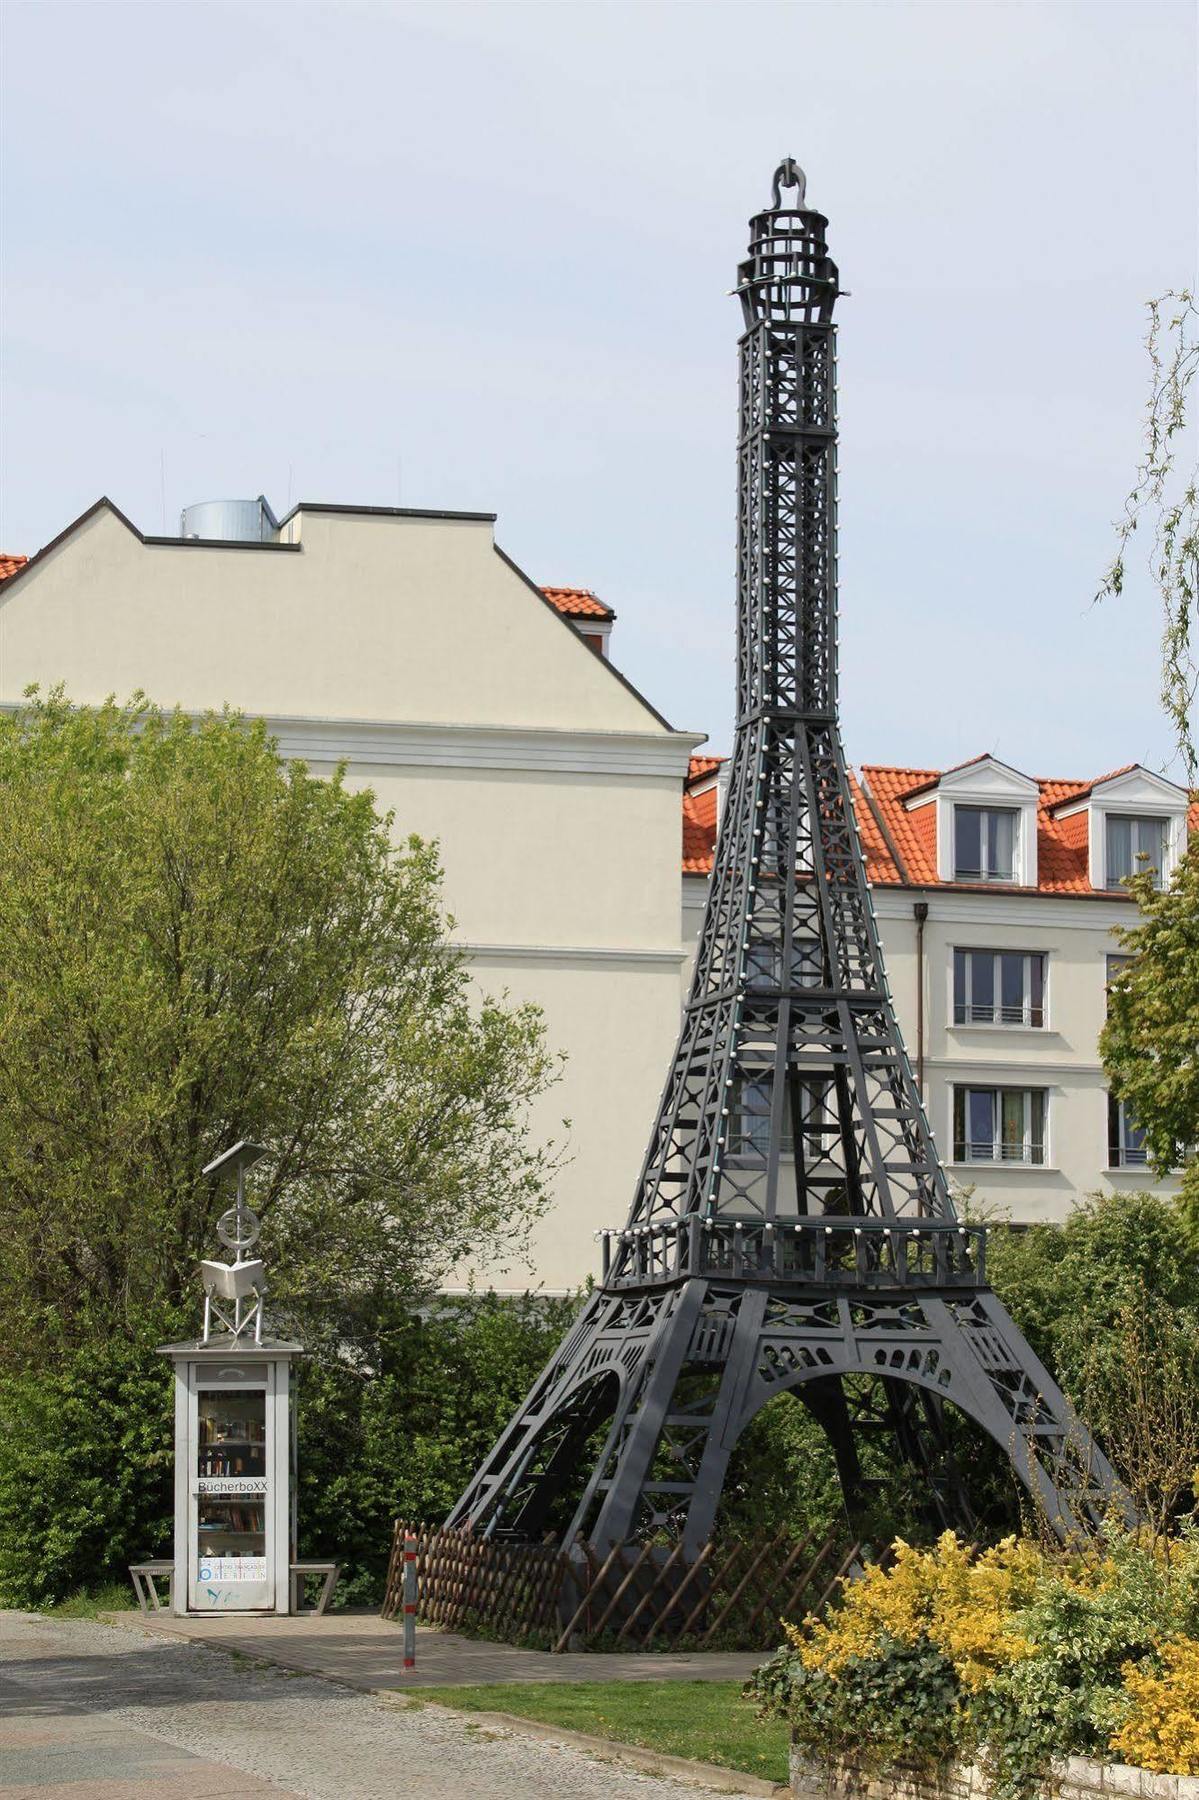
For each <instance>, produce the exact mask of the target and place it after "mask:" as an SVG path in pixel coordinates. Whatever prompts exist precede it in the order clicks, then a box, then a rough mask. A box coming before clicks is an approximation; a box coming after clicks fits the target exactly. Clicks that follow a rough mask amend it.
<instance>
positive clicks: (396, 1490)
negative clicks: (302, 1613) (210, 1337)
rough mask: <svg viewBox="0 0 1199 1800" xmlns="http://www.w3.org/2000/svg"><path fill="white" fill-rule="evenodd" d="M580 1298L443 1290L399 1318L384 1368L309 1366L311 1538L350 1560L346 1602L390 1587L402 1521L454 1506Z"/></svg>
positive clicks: (313, 1552) (303, 1413)
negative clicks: (455, 1296)
mask: <svg viewBox="0 0 1199 1800" xmlns="http://www.w3.org/2000/svg"><path fill="white" fill-rule="evenodd" d="M577 1308H578V1301H577V1300H576V1299H553V1300H547V1299H544V1298H542V1297H539V1296H537V1295H525V1296H523V1297H520V1298H507V1297H505V1298H499V1297H497V1296H496V1295H495V1294H487V1295H482V1296H478V1297H474V1298H469V1299H461V1300H453V1301H448V1300H443V1301H441V1302H440V1303H439V1304H438V1308H437V1311H436V1312H435V1313H434V1314H433V1315H432V1316H428V1317H424V1318H422V1317H420V1316H414V1315H411V1314H399V1315H397V1317H396V1318H395V1319H394V1320H393V1321H389V1322H387V1329H386V1330H384V1331H382V1332H381V1333H380V1343H379V1347H378V1360H377V1363H376V1365H375V1367H374V1368H373V1369H372V1370H360V1369H358V1368H357V1367H355V1366H353V1365H350V1364H348V1363H346V1362H342V1361H337V1360H334V1359H331V1358H329V1357H325V1358H322V1360H321V1361H320V1362H312V1363H309V1364H307V1365H305V1366H303V1367H302V1368H301V1370H300V1374H299V1393H298V1401H297V1417H298V1438H299V1469H300V1475H299V1519H300V1548H301V1551H302V1553H303V1554H304V1555H305V1556H308V1557H322V1556H325V1557H329V1556H337V1557H340V1558H341V1560H342V1561H343V1562H344V1563H345V1564H346V1571H345V1575H344V1576H343V1579H342V1582H341V1583H340V1585H339V1597H340V1602H341V1604H342V1605H351V1604H364V1603H372V1604H373V1603H374V1602H376V1601H378V1600H380V1599H381V1598H382V1593H383V1582H384V1578H385V1576H386V1573H387V1562H388V1557H389V1555H390V1552H391V1537H392V1526H393V1523H394V1521H395V1520H396V1519H397V1518H404V1519H408V1520H413V1521H417V1520H428V1521H431V1522H432V1521H438V1520H440V1519H442V1518H444V1517H445V1514H446V1513H447V1512H448V1511H449V1509H450V1507H451V1506H452V1505H453V1503H454V1501H455V1500H456V1499H457V1498H458V1496H459V1494H460V1493H461V1492H462V1489H463V1488H464V1487H465V1486H466V1484H467V1482H468V1481H469V1480H470V1477H471V1476H472V1475H473V1473H474V1471H475V1469H476V1468H477V1467H478V1465H479V1463H480V1462H481V1461H482V1460H483V1457H484V1456H485V1455H486V1454H487V1452H488V1450H490V1448H491V1446H492V1444H493V1443H494V1442H495V1437H496V1433H497V1432H498V1431H499V1430H500V1428H501V1427H502V1426H503V1425H504V1424H505V1423H506V1421H507V1419H508V1417H509V1415H510V1414H511V1413H512V1412H513V1410H514V1409H515V1408H516V1406H517V1405H518V1404H519V1403H520V1401H521V1400H522V1399H523V1398H524V1396H525V1394H526V1393H527V1392H528V1390H529V1388H530V1387H531V1386H532V1385H533V1382H534V1380H535V1379H536V1377H537V1375H538V1374H539V1373H540V1372H541V1369H542V1367H543V1366H544V1364H545V1363H546V1361H547V1360H548V1359H549V1357H550V1356H551V1355H552V1353H553V1351H554V1350H555V1349H556V1348H557V1346H558V1343H559V1341H560V1340H561V1338H562V1336H563V1334H564V1333H565V1331H566V1329H567V1326H568V1325H569V1324H570V1322H571V1320H572V1319H573V1317H574V1315H575V1312H576V1311H577Z"/></svg>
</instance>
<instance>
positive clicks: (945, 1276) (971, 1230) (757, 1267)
mask: <svg viewBox="0 0 1199 1800" xmlns="http://www.w3.org/2000/svg"><path fill="white" fill-rule="evenodd" d="M599 1235H600V1242H601V1246H602V1253H603V1285H604V1287H605V1288H608V1289H615V1288H640V1287H658V1286H661V1285H662V1284H664V1283H669V1282H675V1281H688V1280H690V1279H691V1278H692V1277H694V1276H700V1275H702V1276H711V1277H715V1278H717V1279H719V1278H720V1277H721V1276H726V1277H728V1278H730V1279H733V1280H736V1281H753V1282H772V1281H782V1282H788V1283H792V1282H797V1281H798V1282H804V1283H807V1284H810V1285H811V1286H813V1287H816V1288H820V1287H828V1288H837V1289H841V1288H896V1287H913V1288H916V1287H918V1288H959V1287H961V1288H977V1287H979V1286H981V1285H982V1284H983V1283H984V1282H985V1281H986V1230H985V1228H984V1227H983V1226H981V1225H960V1224H958V1223H957V1222H956V1221H953V1220H945V1219H862V1218H830V1217H825V1218H819V1217H816V1218H803V1219H773V1220H765V1219H761V1218H729V1217H725V1218H716V1219H699V1218H689V1219H672V1220H664V1221H662V1222H661V1223H658V1224H653V1225H631V1226H625V1228H624V1229H623V1230H621V1231H603V1232H601V1233H600V1234H599Z"/></svg>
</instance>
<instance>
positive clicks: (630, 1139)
mask: <svg viewBox="0 0 1199 1800" xmlns="http://www.w3.org/2000/svg"><path fill="white" fill-rule="evenodd" d="M493 525H494V519H493V516H492V515H490V514H479V513H448V512H447V513H433V512H414V511H410V510H398V509H397V510H392V509H378V508H351V507H335V506H319V505H301V506H298V507H296V508H295V509H294V510H293V511H292V512H291V513H290V514H289V515H288V516H287V517H286V518H285V519H284V520H282V521H276V520H275V518H274V517H273V515H272V514H271V513H270V509H269V507H267V506H266V504H265V502H263V501H258V502H250V503H235V504H226V503H220V504H218V505H216V506H205V507H199V508H194V509H189V512H188V513H187V514H185V516H184V531H185V533H187V535H182V536H179V537H174V538H161V537H146V536H143V535H142V534H141V533H140V532H138V531H137V530H136V529H135V527H134V526H133V525H132V524H130V522H129V521H128V520H127V519H126V518H125V517H124V516H123V515H122V514H121V513H120V512H119V511H118V510H117V509H116V508H115V507H114V506H112V505H111V503H110V502H108V501H106V500H102V501H99V502H97V504H96V505H95V506H94V507H92V508H91V509H90V510H89V511H88V512H87V513H85V514H84V515H83V516H82V517H81V518H80V519H78V520H76V521H75V522H74V523H73V524H72V525H70V526H69V527H68V528H67V529H66V531H64V532H63V533H62V534H61V536H60V537H59V538H57V539H55V540H54V542H53V543H51V544H49V545H47V546H46V548H45V549H44V550H43V551H41V552H39V553H38V555H37V556H35V557H32V558H30V559H29V560H28V561H26V560H25V559H23V558H10V559H4V558H2V557H0V584H2V585H0V705H12V704H13V703H15V702H16V701H17V700H18V699H19V697H20V695H21V693H22V691H23V690H24V689H25V688H26V686H28V684H29V683H31V682H37V683H39V684H40V685H41V686H42V687H43V688H45V687H48V686H50V685H53V684H54V683H57V682H62V683H63V684H64V686H65V688H66V691H67V693H68V694H69V695H70V697H71V698H72V699H75V700H78V701H98V700H102V699H103V698H104V697H105V696H106V695H108V694H110V693H115V694H117V695H118V696H121V697H124V696H126V695H128V694H130V693H132V692H133V691H135V690H137V689H140V690H142V691H144V692H145V693H147V694H148V695H149V696H150V697H151V698H152V699H153V700H155V701H157V702H158V703H160V704H163V705H168V706H169V705H174V704H178V705H180V706H182V707H183V708H185V709H186V710H188V711H193V712H202V711H204V710H206V709H208V708H220V707H221V706H224V705H229V706H233V707H237V708H241V709H242V710H244V711H245V712H246V713H249V714H252V715H255V716H262V717H265V718H266V719H267V721H268V722H269V724H270V726H271V729H272V730H273V731H274V733H275V735H276V736H277V738H278V741H279V744H280V747H281V749H282V750H283V751H284V753H285V754H287V755H292V756H298V757H303V758H304V759H305V760H306V761H307V762H308V763H309V764H310V765H311V766H312V767H313V769H314V770H317V771H319V770H320V769H322V768H326V769H330V768H332V767H333V766H334V765H336V764H337V763H339V762H342V761H345V762H346V763H347V765H348V769H349V780H350V782H351V783H352V784H353V785H355V786H358V787H370V788H371V789H373V791H374V792H375V794H376V795H377V798H378V801H379V804H380V806H381V807H383V808H385V809H389V810H391V811H392V812H394V815H395V823H396V830H397V832H399V833H403V834H407V833H408V832H412V831H415V832H418V833H420V834H421V835H423V836H426V837H432V838H436V839H437V840H438V841H439V843H440V846H441V853H442V859H443V862H444V866H445V870H446V898H447V904H448V905H449V907H450V909H451V911H452V913H453V915H454V920H455V925H454V936H455V938H456V940H457V941H458V942H459V943H460V944H461V945H462V946H463V948H464V950H465V951H466V953H467V955H468V958H469V961H470V964H471V968H472V972H473V975H474V977H475V979H476V980H477V982H478V983H479V985H480V987H481V988H483V989H486V990H489V991H491V992H500V991H506V992H507V993H509V994H510V995H511V996H512V997H513V998H514V999H517V1000H533V1001H536V1002H537V1003H538V1004H539V1005H540V1006H541V1007H542V1008H543V1009H544V1012H545V1016H546V1021H547V1027H548V1033H549V1038H550V1041H551V1044H552V1045H553V1046H554V1047H555V1048H556V1049H559V1050H561V1051H563V1052H565V1054H566V1059H567V1060H566V1064H565V1072H564V1075H563V1078H562V1081H561V1083H560V1084H559V1085H558V1086H557V1087H556V1088H554V1089H553V1091H552V1092H551V1093H550V1094H549V1095H547V1096H546V1098H545V1099H544V1100H543V1101H542V1103H541V1104H540V1106H539V1108H538V1111H537V1116H536V1118H535V1121H534V1124H535V1128H536V1129H537V1130H538V1132H539V1133H541V1134H542V1135H543V1136H545V1137H547V1138H554V1139H557V1140H558V1141H560V1142H561V1141H565V1147H566V1150H567V1152H568V1155H569V1157H570V1160H569V1162H568V1163H567V1165H566V1167H565V1168H564V1169H563V1171H562V1173H561V1175H560V1176H559V1178H558V1181H557V1185H556V1191H555V1199H554V1205H553V1208H552V1211H551V1212H550V1213H549V1214H548V1215H547V1217H546V1218H545V1219H544V1220H543V1221H542V1223H541V1224H540V1225H539V1226H538V1227H537V1228H536V1230H535V1231H534V1232H533V1233H532V1234H531V1237H530V1241H529V1245H528V1252H529V1262H528V1266H527V1267H520V1266H514V1267H512V1268H510V1269H508V1270H504V1271H498V1270H495V1269H485V1270H479V1271H476V1274H477V1276H478V1277H479V1278H480V1279H482V1280H483V1281H485V1282H487V1283H489V1284H493V1285H495V1286H497V1287H499V1288H501V1289H502V1288H517V1289H519V1288H524V1287H528V1286H530V1285H540V1286H543V1287H545V1288H547V1289H549V1290H561V1289H564V1288H568V1287H574V1286H576V1285H577V1284H578V1283H579V1282H581V1281H582V1280H583V1279H585V1278H586V1276H587V1275H588V1274H590V1273H592V1272H593V1271H594V1269H595V1267H596V1257H595V1245H594V1242H593V1233H594V1232H595V1231H597V1230H598V1229H599V1228H600V1227H601V1226H604V1225H616V1224H620V1223H622V1222H623V1220H624V1217H625V1214H626V1212H627V1208H628V1204H629V1200H630V1197H631V1194H632V1190H633V1184H634V1181H635V1178H636V1173H637V1169H638V1166H639V1164H640V1160H641V1157H642V1154H643V1151H644V1147H645V1141H646V1137H647V1134H648V1130H649V1127H650V1124H651V1121H652V1115H653V1111H654V1107H655V1105H656V1102H657V1098H658V1094H659V1091H660V1088H661V1084H662V1080H663V1077H664V1075H665V1073H666V1069H667V1064H668V1059H669V1056H670V1052H671V1049H672V1046H673V1042H674V1037H675V1034H676V1031H677V1027H678V1018H679V1007H680V998H681V991H682V989H683V987H684V986H685V983H686V979H687V974H688V970H689V966H690V959H691V954H692V951H693V948H694V944H695V938H696V933H697V930H698V926H699V919H700V914H701V911H702V907H703V899H704V892H705V888H706V876H707V870H708V868H709V867H710V864H711V857H712V848H713V843H714V838H715V831H716V823H717V816H718V811H719V806H720V801H721V791H722V785H721V784H722V764H721V763H720V761H719V760H718V759H716V758H713V757H706V758H702V757H695V755H694V752H695V749H696V747H697V746H698V745H699V744H700V743H701V742H702V738H701V736H700V735H699V734H698V733H695V732H685V731H677V730H674V729H673V728H672V727H671V726H670V725H668V724H667V723H666V721H665V720H664V719H663V718H662V717H661V716H660V714H658V713H657V712H656V711H655V710H654V708H653V706H652V705H651V704H650V703H649V701H648V700H646V699H645V698H644V697H643V696H641V695H640V694H639V693H637V692H636V690H635V689H633V688H632V687H631V686H630V685H629V683H628V682H627V681H625V680H624V678H623V677H622V676H621V675H620V674H619V673H618V672H617V671H616V669H615V668H614V666H613V665H612V663H611V662H610V661H609V659H608V655H607V652H608V648H609V645H608V635H609V633H610V631H611V627H612V618H613V615H612V613H611V612H610V610H609V609H608V608H607V607H605V606H604V605H603V604H602V603H601V602H599V601H597V600H596V599H595V597H594V596H593V595H590V594H588V593H587V592H586V591H585V590H578V589H565V588H545V589H542V588H539V587H538V586H537V585H536V584H535V583H534V582H533V581H531V580H530V579H529V578H528V577H527V576H526V575H524V574H523V573H522V572H521V571H520V570H519V569H518V568H516V566H515V565H514V564H513V563H512V562H511V561H510V560H509V559H508V558H507V557H506V556H505V555H504V554H503V552H502V551H501V550H499V549H498V547H497V546H496V544H495V541H494V535H493ZM214 533H215V534H216V535H214ZM855 798H856V801H857V810H858V822H859V829H860V833H861V836H862V841H863V847H864V850H865V853H866V858H867V868H868V872H869V874H870V878H871V881H872V884H873V889H874V900H875V908H876V912H877V916H878V921H879V927H880V933H881V937H882V942H883V949H884V954H885V959H886V965H887V971H888V975H889V979H890V985H891V988H892V992H893V995H894V999H895V1003H896V1007H897V1010H898V1013H899V1018H900V1023H901V1026H902V1028H903V1032H904V1036H905V1039H906V1041H907V1044H908V1049H909V1052H910V1055H911V1058H912V1062H913V1065H914V1066H915V1067H916V1068H917V1070H918V1073H919V1076H920V1078H921V1080H922V1084H923V1089H924V1093H925V1099H926V1105H927V1108H928V1111H929V1116H930V1121H931V1124H932V1127H933V1130H934V1133H935V1134H936V1137H937V1140H938V1143H939V1144H940V1146H941V1150H942V1154H943V1156H944V1157H945V1159H946V1161H947V1162H948V1164H949V1166H950V1170H951V1174H952V1176H953V1178H954V1179H955V1180H956V1181H957V1182H958V1184H959V1185H961V1186H963V1187H965V1186H970V1187H973V1188H974V1190H975V1195H976V1199H977V1200H978V1201H979V1202H981V1203H983V1204H985V1205H987V1206H989V1207H991V1208H995V1209H998V1210H1000V1211H1004V1212H1007V1213H1008V1214H1009V1215H1010V1216H1011V1217H1013V1218H1015V1219H1017V1220H1022V1221H1031V1220H1038V1219H1059V1220H1060V1219H1061V1218H1063V1217H1064V1216H1065V1215H1066V1213H1067V1211H1068V1209H1069V1207H1070V1205H1071V1204H1072V1203H1073V1201H1074V1199H1075V1198H1076V1196H1079V1195H1081V1194H1085V1193H1087V1192H1089V1191H1092V1190H1094V1189H1095V1188H1098V1187H1100V1186H1103V1185H1105V1184H1110V1185H1113V1186H1133V1187H1143V1186H1149V1185H1152V1177H1151V1175H1150V1174H1149V1172H1148V1171H1147V1170H1146V1169H1145V1167H1144V1159H1143V1155H1142V1154H1141V1152H1140V1149H1139V1140H1138V1137H1137V1134H1136V1131H1135V1127H1134V1124H1133V1122H1132V1121H1129V1120H1126V1119H1124V1118H1123V1117H1122V1116H1121V1115H1120V1114H1119V1112H1118V1109H1113V1108H1111V1107H1110V1106H1109V1101H1108V1096H1107V1091H1106V1087H1105V1084H1104V1078H1103V1071H1102V1068H1101V1066H1100V1063H1099V1058H1098V1050H1097V1038H1098V1033H1099V1030H1100V1026H1101V1024H1102V1020H1103V1013H1104V1006H1105V989H1106V982H1107V979H1108V973H1109V958H1110V957H1111V956H1113V955H1115V954H1116V953H1117V952H1118V944H1117V942H1116V940H1115V938H1114V936H1113V928H1114V927H1116V926H1119V925H1124V924H1130V923H1132V922H1133V920H1134V917H1135V909H1134V908H1133V906H1132V905H1131V903H1130V902H1129V900H1128V899H1127V897H1126V895H1125V894H1124V892H1123V891H1122V890H1121V889H1120V887H1119V881H1120V879H1121V877H1122V875H1123V874H1124V873H1127V872H1128V870H1129V868H1131V866H1132V864H1133V863H1134V862H1135V860H1136V857H1137V856H1138V854H1141V855H1144V856H1145V857H1147V858H1148V859H1149V860H1151V861H1153V862H1154V863H1155V864H1160V866H1161V868H1162V869H1163V871H1164V872H1165V874H1166V876H1167V877H1168V874H1169V871H1170V869H1171V867H1172V866H1173V864H1174V863H1175V862H1176V861H1177V858H1178V856H1179V855H1180V854H1181V852H1182V848H1183V846H1184V844H1185V841H1186V831H1187V821H1188V802H1187V796H1186V795H1185V794H1184V793H1183V792H1182V790H1180V789H1178V788H1176V787H1174V786H1173V785H1172V784H1171V783H1169V782H1165V781H1162V780H1161V778H1160V777H1158V776H1155V775H1152V774H1151V773H1150V772H1149V771H1147V770H1144V769H1138V768H1126V769H1123V770H1118V771H1116V772H1115V773H1114V774H1113V775H1110V776H1107V777H1104V778H1102V779H1100V780H1098V781H1094V782H1085V781H1081V780H1078V781H1060V782H1044V781H1042V782H1037V781H1034V780H1032V779H1031V778H1029V777H1028V776H1025V775H1022V774H1021V773H1019V772H1018V771H1017V770H1014V769H1011V768H1008V767H1007V766H1006V765H1004V764H1002V763H1000V762H998V761H996V759H994V758H991V757H980V758H978V759H976V760H975V761H974V762H973V763H969V764H966V765H964V766H963V767H961V768H959V769H956V770H948V771H936V770H912V769H895V768H886V767H867V768H864V769H863V770H862V771H861V772H860V776H859V778H858V786H857V790H856V795H855ZM680 808H681V813H682V817H681V819H680ZM1191 823H1192V828H1193V827H1194V826H1195V825H1197V824H1199V818H1196V817H1195V814H1194V812H1192V814H1191ZM680 828H681V829H680ZM680 836H681V838H682V874H681V883H682V906H681V910H680ZM564 1120H569V1122H570V1123H569V1127H568V1128H567V1127H566V1126H564V1124H563V1121H564ZM463 1278H464V1279H466V1272H464V1277H463Z"/></svg>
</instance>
